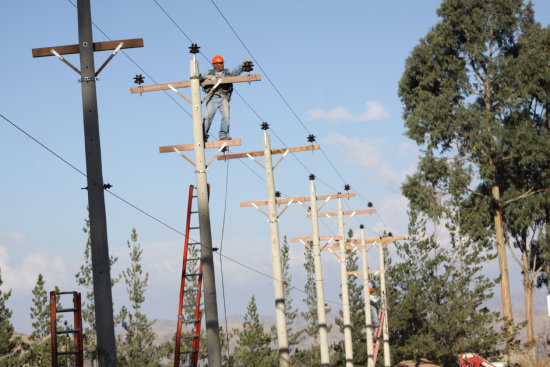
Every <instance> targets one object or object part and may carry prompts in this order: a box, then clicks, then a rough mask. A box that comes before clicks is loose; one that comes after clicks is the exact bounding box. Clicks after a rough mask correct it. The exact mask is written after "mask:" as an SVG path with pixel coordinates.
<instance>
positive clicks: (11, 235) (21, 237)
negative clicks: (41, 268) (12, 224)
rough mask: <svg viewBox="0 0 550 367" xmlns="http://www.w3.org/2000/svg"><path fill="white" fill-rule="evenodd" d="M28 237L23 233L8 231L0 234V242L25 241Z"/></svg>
mask: <svg viewBox="0 0 550 367" xmlns="http://www.w3.org/2000/svg"><path fill="white" fill-rule="evenodd" d="M27 240H28V238H27V235H26V234H25V233H19V232H8V233H4V234H2V235H1V236H0V242H2V243H6V244H7V243H25V242H27Z"/></svg>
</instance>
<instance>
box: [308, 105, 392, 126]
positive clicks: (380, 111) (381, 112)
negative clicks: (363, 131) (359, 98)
mask: <svg viewBox="0 0 550 367" xmlns="http://www.w3.org/2000/svg"><path fill="white" fill-rule="evenodd" d="M365 106H366V110H365V112H363V113H361V114H359V115H357V116H354V115H353V114H352V113H351V112H349V111H348V110H347V109H346V108H345V107H342V106H336V107H334V108H333V109H331V110H330V111H324V110H322V109H313V110H309V111H308V112H306V118H307V119H309V120H320V119H326V120H328V121H330V122H336V121H339V120H342V121H378V120H384V119H387V118H388V117H389V113H388V111H387V110H386V107H385V106H384V105H383V104H382V103H381V102H378V101H367V102H366V103H365Z"/></svg>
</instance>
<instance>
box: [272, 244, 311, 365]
mask: <svg viewBox="0 0 550 367" xmlns="http://www.w3.org/2000/svg"><path fill="white" fill-rule="evenodd" d="M281 267H282V271H283V288H284V295H285V314H286V328H287V334H288V347H289V349H290V352H291V353H292V354H294V352H295V350H296V347H297V346H298V345H299V344H300V342H301V341H302V340H303V339H304V337H303V334H304V331H303V330H295V329H294V322H295V321H296V319H297V318H298V309H297V308H296V307H294V300H293V298H292V293H291V291H292V288H293V287H292V275H291V274H290V248H289V246H288V241H287V238H286V236H285V237H284V240H283V246H282V247H281ZM274 331H275V333H276V328H274ZM274 339H276V334H274Z"/></svg>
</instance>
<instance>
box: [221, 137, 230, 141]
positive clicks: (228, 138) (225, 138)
mask: <svg viewBox="0 0 550 367" xmlns="http://www.w3.org/2000/svg"><path fill="white" fill-rule="evenodd" d="M220 140H231V137H230V136H224V137H223V138H220Z"/></svg>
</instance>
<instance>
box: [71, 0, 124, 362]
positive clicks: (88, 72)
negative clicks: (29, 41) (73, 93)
mask: <svg viewBox="0 0 550 367" xmlns="http://www.w3.org/2000/svg"><path fill="white" fill-rule="evenodd" d="M78 42H79V49H80V70H81V77H82V79H81V85H82V108H83V114H84V140H85V148H86V174H87V176H88V206H89V214H90V238H91V243H92V247H91V250H92V271H93V279H94V301H95V318H96V332H97V349H98V350H97V352H98V358H99V366H100V367H112V366H114V367H116V366H117V361H116V346H115V328H114V321H113V296H112V293H111V271H110V263H109V245H108V243H107V219H106V216H105V197H104V193H103V173H102V169H101V147H100V144H99V123H98V114H97V95H96V87H95V66H94V50H93V44H94V43H93V39H92V16H91V11H90V0H78Z"/></svg>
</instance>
